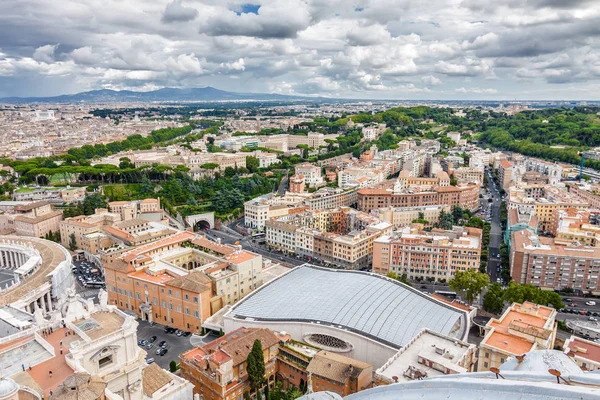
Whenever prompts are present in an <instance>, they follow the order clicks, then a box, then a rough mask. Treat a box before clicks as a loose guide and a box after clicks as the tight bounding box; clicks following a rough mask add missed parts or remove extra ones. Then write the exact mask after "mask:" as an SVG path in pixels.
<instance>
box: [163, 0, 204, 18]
mask: <svg viewBox="0 0 600 400" xmlns="http://www.w3.org/2000/svg"><path fill="white" fill-rule="evenodd" d="M196 17H198V10H196V9H195V8H193V7H186V6H184V5H183V4H182V0H173V1H172V2H170V3H169V4H167V7H166V8H165V11H164V12H163V15H162V18H161V20H162V21H163V22H165V23H171V22H187V21H192V20H194V19H196Z"/></svg>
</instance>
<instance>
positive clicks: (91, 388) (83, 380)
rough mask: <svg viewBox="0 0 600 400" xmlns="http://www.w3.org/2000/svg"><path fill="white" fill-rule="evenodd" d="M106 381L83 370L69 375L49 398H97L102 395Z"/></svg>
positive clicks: (74, 399) (96, 399)
mask: <svg viewBox="0 0 600 400" xmlns="http://www.w3.org/2000/svg"><path fill="white" fill-rule="evenodd" d="M106 386H107V383H106V382H104V380H103V379H102V378H99V377H97V376H90V374H88V373H85V372H80V373H77V374H75V375H71V376H69V377H67V379H65V381H64V382H63V383H62V384H61V385H59V386H58V387H57V388H56V390H55V391H54V392H53V394H52V397H50V400H98V399H101V398H102V397H103V396H104V390H105V389H106Z"/></svg>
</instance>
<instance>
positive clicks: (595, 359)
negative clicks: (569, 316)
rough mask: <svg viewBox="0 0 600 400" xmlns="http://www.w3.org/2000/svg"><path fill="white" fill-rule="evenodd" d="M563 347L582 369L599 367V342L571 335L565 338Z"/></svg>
mask: <svg viewBox="0 0 600 400" xmlns="http://www.w3.org/2000/svg"><path fill="white" fill-rule="evenodd" d="M563 349H564V352H565V354H567V355H568V356H569V357H571V359H572V360H573V361H575V362H576V363H577V365H579V368H581V369H582V370H583V371H597V370H599V369H600V343H596V342H594V341H591V340H586V339H583V338H580V337H578V336H575V335H571V337H570V338H568V339H567V340H565V344H564V345H563Z"/></svg>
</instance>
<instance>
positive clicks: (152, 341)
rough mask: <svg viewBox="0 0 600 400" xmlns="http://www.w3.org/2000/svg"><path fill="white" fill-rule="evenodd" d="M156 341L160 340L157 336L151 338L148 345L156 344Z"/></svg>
mask: <svg viewBox="0 0 600 400" xmlns="http://www.w3.org/2000/svg"><path fill="white" fill-rule="evenodd" d="M156 339H158V338H157V337H156V336H151V337H150V339H148V343H154V342H156Z"/></svg>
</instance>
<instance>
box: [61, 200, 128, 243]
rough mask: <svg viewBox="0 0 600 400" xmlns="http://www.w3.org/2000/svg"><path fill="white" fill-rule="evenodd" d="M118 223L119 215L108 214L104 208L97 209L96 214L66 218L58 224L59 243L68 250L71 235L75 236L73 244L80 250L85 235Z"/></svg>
mask: <svg viewBox="0 0 600 400" xmlns="http://www.w3.org/2000/svg"><path fill="white" fill-rule="evenodd" d="M119 221H121V215H119V214H116V213H110V212H108V210H107V209H104V208H99V209H97V210H96V213H95V214H92V215H79V216H77V217H71V218H67V219H65V220H64V221H62V222H61V223H60V242H61V244H62V245H63V246H65V247H66V248H69V247H70V246H69V244H70V242H71V235H75V244H76V246H77V248H79V249H81V248H83V247H84V245H83V243H84V236H85V235H88V234H90V233H95V232H100V231H101V229H102V227H104V226H112V225H114V224H115V223H117V222H119ZM92 254H94V253H92Z"/></svg>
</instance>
